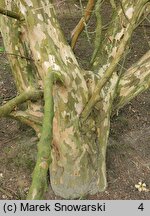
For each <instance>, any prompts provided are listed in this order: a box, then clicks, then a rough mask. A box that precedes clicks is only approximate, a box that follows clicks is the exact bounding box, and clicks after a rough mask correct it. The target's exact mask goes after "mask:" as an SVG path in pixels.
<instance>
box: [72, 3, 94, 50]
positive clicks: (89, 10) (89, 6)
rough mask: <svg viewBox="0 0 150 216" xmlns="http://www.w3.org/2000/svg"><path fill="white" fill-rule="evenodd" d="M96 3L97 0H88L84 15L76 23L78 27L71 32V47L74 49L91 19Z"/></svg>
mask: <svg viewBox="0 0 150 216" xmlns="http://www.w3.org/2000/svg"><path fill="white" fill-rule="evenodd" d="M94 5H95V0H88V3H87V6H86V9H85V14H84V16H83V17H82V18H81V19H80V21H79V23H78V24H77V25H76V27H75V28H74V29H73V31H72V32H71V48H72V49H74V47H75V44H76V42H77V39H78V37H79V35H80V34H81V32H82V31H83V29H84V27H85V25H86V23H87V22H88V21H89V19H90V17H91V14H92V10H93V8H94Z"/></svg>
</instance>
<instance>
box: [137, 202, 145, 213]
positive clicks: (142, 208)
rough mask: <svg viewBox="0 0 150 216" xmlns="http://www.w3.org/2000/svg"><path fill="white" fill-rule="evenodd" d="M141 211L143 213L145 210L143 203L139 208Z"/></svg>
mask: <svg viewBox="0 0 150 216" xmlns="http://www.w3.org/2000/svg"><path fill="white" fill-rule="evenodd" d="M138 209H139V210H141V211H143V210H144V206H143V203H141V204H140V205H139V207H138Z"/></svg>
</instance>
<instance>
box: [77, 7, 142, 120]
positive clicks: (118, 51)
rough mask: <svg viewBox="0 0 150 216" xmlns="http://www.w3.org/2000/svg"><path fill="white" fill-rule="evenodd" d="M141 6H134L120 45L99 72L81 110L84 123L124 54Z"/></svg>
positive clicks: (114, 49)
mask: <svg viewBox="0 0 150 216" xmlns="http://www.w3.org/2000/svg"><path fill="white" fill-rule="evenodd" d="M141 6H142V5H141V4H140V3H139V4H138V5H137V6H135V11H136V13H133V16H132V18H131V20H130V23H129V24H128V28H127V29H126V31H125V33H124V35H123V38H122V39H121V40H120V44H118V46H114V47H113V52H112V53H110V56H111V59H112V60H111V62H110V63H109V64H108V65H109V66H108V68H107V69H106V70H104V71H102V72H103V73H102V74H101V73H100V72H101V70H100V72H99V75H100V76H101V79H100V80H99V82H98V84H97V86H96V87H95V89H94V91H93V95H92V96H91V98H90V100H89V102H88V103H87V105H86V107H85V109H84V110H83V112H82V114H81V119H82V121H85V120H86V119H87V117H88V116H89V114H90V113H91V111H92V108H93V107H94V106H95V104H96V103H97V102H98V101H99V100H100V91H101V89H102V88H103V87H104V85H105V84H106V82H107V81H108V80H109V79H110V78H111V76H112V74H113V72H114V70H115V68H116V66H117V64H118V63H119V61H120V60H121V58H122V55H123V54H124V51H125V48H126V45H127V43H128V41H129V39H130V38H131V35H132V32H133V30H134V27H135V23H136V20H137V19H138V17H139V13H140V11H141Z"/></svg>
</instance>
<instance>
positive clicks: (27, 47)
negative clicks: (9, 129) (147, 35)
mask: <svg viewBox="0 0 150 216" xmlns="http://www.w3.org/2000/svg"><path fill="white" fill-rule="evenodd" d="M91 2H92V1H91ZM97 2H98V3H100V1H97ZM111 3H112V6H113V11H114V14H113V22H112V24H111V25H110V26H109V28H108V31H107V32H106V34H105V37H102V38H104V39H102V38H101V40H98V41H99V43H100V45H99V49H98V50H96V54H94V58H93V69H92V71H84V70H83V69H82V68H80V67H79V65H78V62H77V60H76V57H75V55H74V53H73V52H72V49H71V47H70V46H69V45H68V43H67V42H66V39H65V37H64V34H63V32H62V30H61V28H60V25H59V23H58V20H57V17H56V14H55V10H54V7H53V4H52V1H50V0H43V1H37V0H20V1H19V0H16V1H9V2H7V1H5V0H2V1H1V2H0V8H4V10H3V11H6V10H7V11H12V12H13V13H12V14H15V15H16V14H18V16H21V17H23V18H24V19H21V21H20V19H17V16H16V19H15V17H13V18H11V17H10V16H9V17H8V16H6V15H1V16H0V29H1V32H2V36H3V40H4V44H5V49H6V52H7V53H8V60H9V62H10V65H11V68H12V72H13V75H14V79H15V81H16V86H17V90H18V93H19V95H20V96H18V97H16V99H13V101H10V102H8V104H7V105H4V106H5V107H2V108H0V111H1V110H3V109H5V110H4V112H5V114H7V113H8V111H9V116H11V117H13V118H15V119H18V120H20V121H22V122H24V123H25V124H28V125H30V126H31V127H33V128H34V129H35V131H36V132H37V134H38V136H39V137H41V139H40V142H39V144H38V160H37V164H36V167H35V171H34V175H33V182H32V186H31V189H30V192H29V196H28V198H29V199H41V198H42V196H43V192H44V191H45V189H46V177H45V176H46V173H47V170H48V166H49V169H50V182H51V186H52V188H53V190H54V192H55V194H57V195H60V196H62V197H64V198H71V199H72V198H78V197H82V196H84V195H86V194H88V193H89V194H95V193H97V192H100V191H103V190H105V188H106V187H107V178H106V149H107V140H108V136H109V129H110V116H111V114H112V110H113V111H114V110H116V109H119V108H120V107H122V106H124V105H125V104H126V103H127V102H128V101H129V100H131V99H132V98H133V97H135V96H136V95H137V94H139V93H140V92H142V91H144V90H146V89H147V88H148V87H149V80H150V79H149V76H150V64H149V52H148V53H147V54H145V56H143V58H142V59H141V60H139V61H138V62H137V63H136V64H135V65H133V66H132V67H131V68H129V69H128V70H127V71H126V72H125V73H124V74H122V75H121V76H120V74H119V73H117V72H116V67H117V64H118V63H119V61H120V60H121V58H122V57H123V55H124V52H125V51H126V50H128V44H129V42H130V39H131V35H132V32H133V30H134V28H135V27H136V25H137V22H138V21H139V18H140V16H142V13H141V9H142V8H143V7H145V4H146V3H147V1H146V0H138V1H136V2H135V1H134V0H133V1H132V0H131V1H127V0H123V1H122V4H121V5H120V4H119V6H118V7H117V8H116V6H115V7H114V1H111ZM97 12H98V11H97ZM3 14H4V13H3ZM97 17H98V14H97ZM99 26H101V24H100V25H99ZM97 31H99V32H97V35H99V34H101V29H100V27H99V28H97ZM50 71H52V72H53V76H54V77H53V78H54V80H53V79H52V77H51V78H50V80H49V79H48V80H49V81H50V85H48V86H49V87H52V83H53V94H52V89H51V90H50V91H51V93H49V94H48V93H47V90H48V89H47V87H48V86H47V84H46V83H45V80H46V79H47V74H48V73H49V72H50ZM48 80H46V82H47V81H48ZM33 87H34V91H35V92H40V93H41V92H43V91H44V96H46V97H45V98H44V104H45V107H47V108H46V109H44V108H43V100H42V99H41V97H39V99H38V97H37V99H38V100H37V101H36V102H35V101H33V100H31V99H32V97H27V98H25V99H22V97H21V95H24V94H26V93H24V92H27V90H28V89H33ZM45 88H46V89H45ZM48 91H49V90H48ZM52 95H53V99H54V119H53V110H52V106H50V103H49V102H50V100H51V101H52ZM20 98H21V100H20ZM23 98H24V97H23ZM20 102H25V107H26V109H25V110H20V108H19V106H17V109H16V110H13V109H14V106H16V105H18V104H19V103H20ZM9 105H11V106H9ZM47 105H48V106H47ZM7 107H8V108H7ZM10 107H11V108H10ZM43 114H44V117H43ZM42 120H43V125H42ZM52 120H53V124H52ZM42 126H43V130H42V131H41V127H42ZM52 126H53V135H52ZM52 137H53V139H52ZM51 141H52V143H51ZM43 144H44V145H43ZM41 152H43V153H42V154H44V155H41ZM43 160H44V161H43ZM50 161H51V164H50ZM41 164H42V166H41ZM40 172H41V174H40Z"/></svg>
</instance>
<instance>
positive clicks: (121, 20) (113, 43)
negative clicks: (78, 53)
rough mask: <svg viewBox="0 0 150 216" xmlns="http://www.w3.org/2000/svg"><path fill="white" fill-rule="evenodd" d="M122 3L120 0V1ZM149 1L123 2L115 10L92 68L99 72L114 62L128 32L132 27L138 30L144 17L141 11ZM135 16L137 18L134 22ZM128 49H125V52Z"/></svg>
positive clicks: (126, 0) (125, 0)
mask: <svg viewBox="0 0 150 216" xmlns="http://www.w3.org/2000/svg"><path fill="white" fill-rule="evenodd" d="M119 1H120V0H119ZM147 1H148V0H137V1H136V2H135V1H134V0H131V1H128V0H124V1H121V3H120V4H117V5H118V6H117V8H116V9H114V10H113V14H112V21H111V22H110V24H109V26H108V29H107V31H106V32H105V34H104V35H103V40H102V42H101V44H102V46H101V47H100V49H99V50H98V52H97V55H96V57H95V59H94V62H93V65H92V68H93V69H94V70H95V71H97V70H98V69H99V68H100V67H101V65H109V63H110V62H111V61H112V58H113V55H112V54H113V53H114V52H115V49H116V48H117V47H118V46H119V44H120V43H121V41H122V38H123V37H124V35H125V34H126V33H127V32H128V28H129V27H130V25H133V26H134V28H133V30H134V29H135V28H136V24H137V22H138V21H139V18H140V17H141V16H142V13H141V11H143V8H144V7H145V6H146V3H147ZM133 16H134V17H135V19H134V22H133ZM130 37H131V35H130ZM126 50H127V48H126V49H125V51H126Z"/></svg>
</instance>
